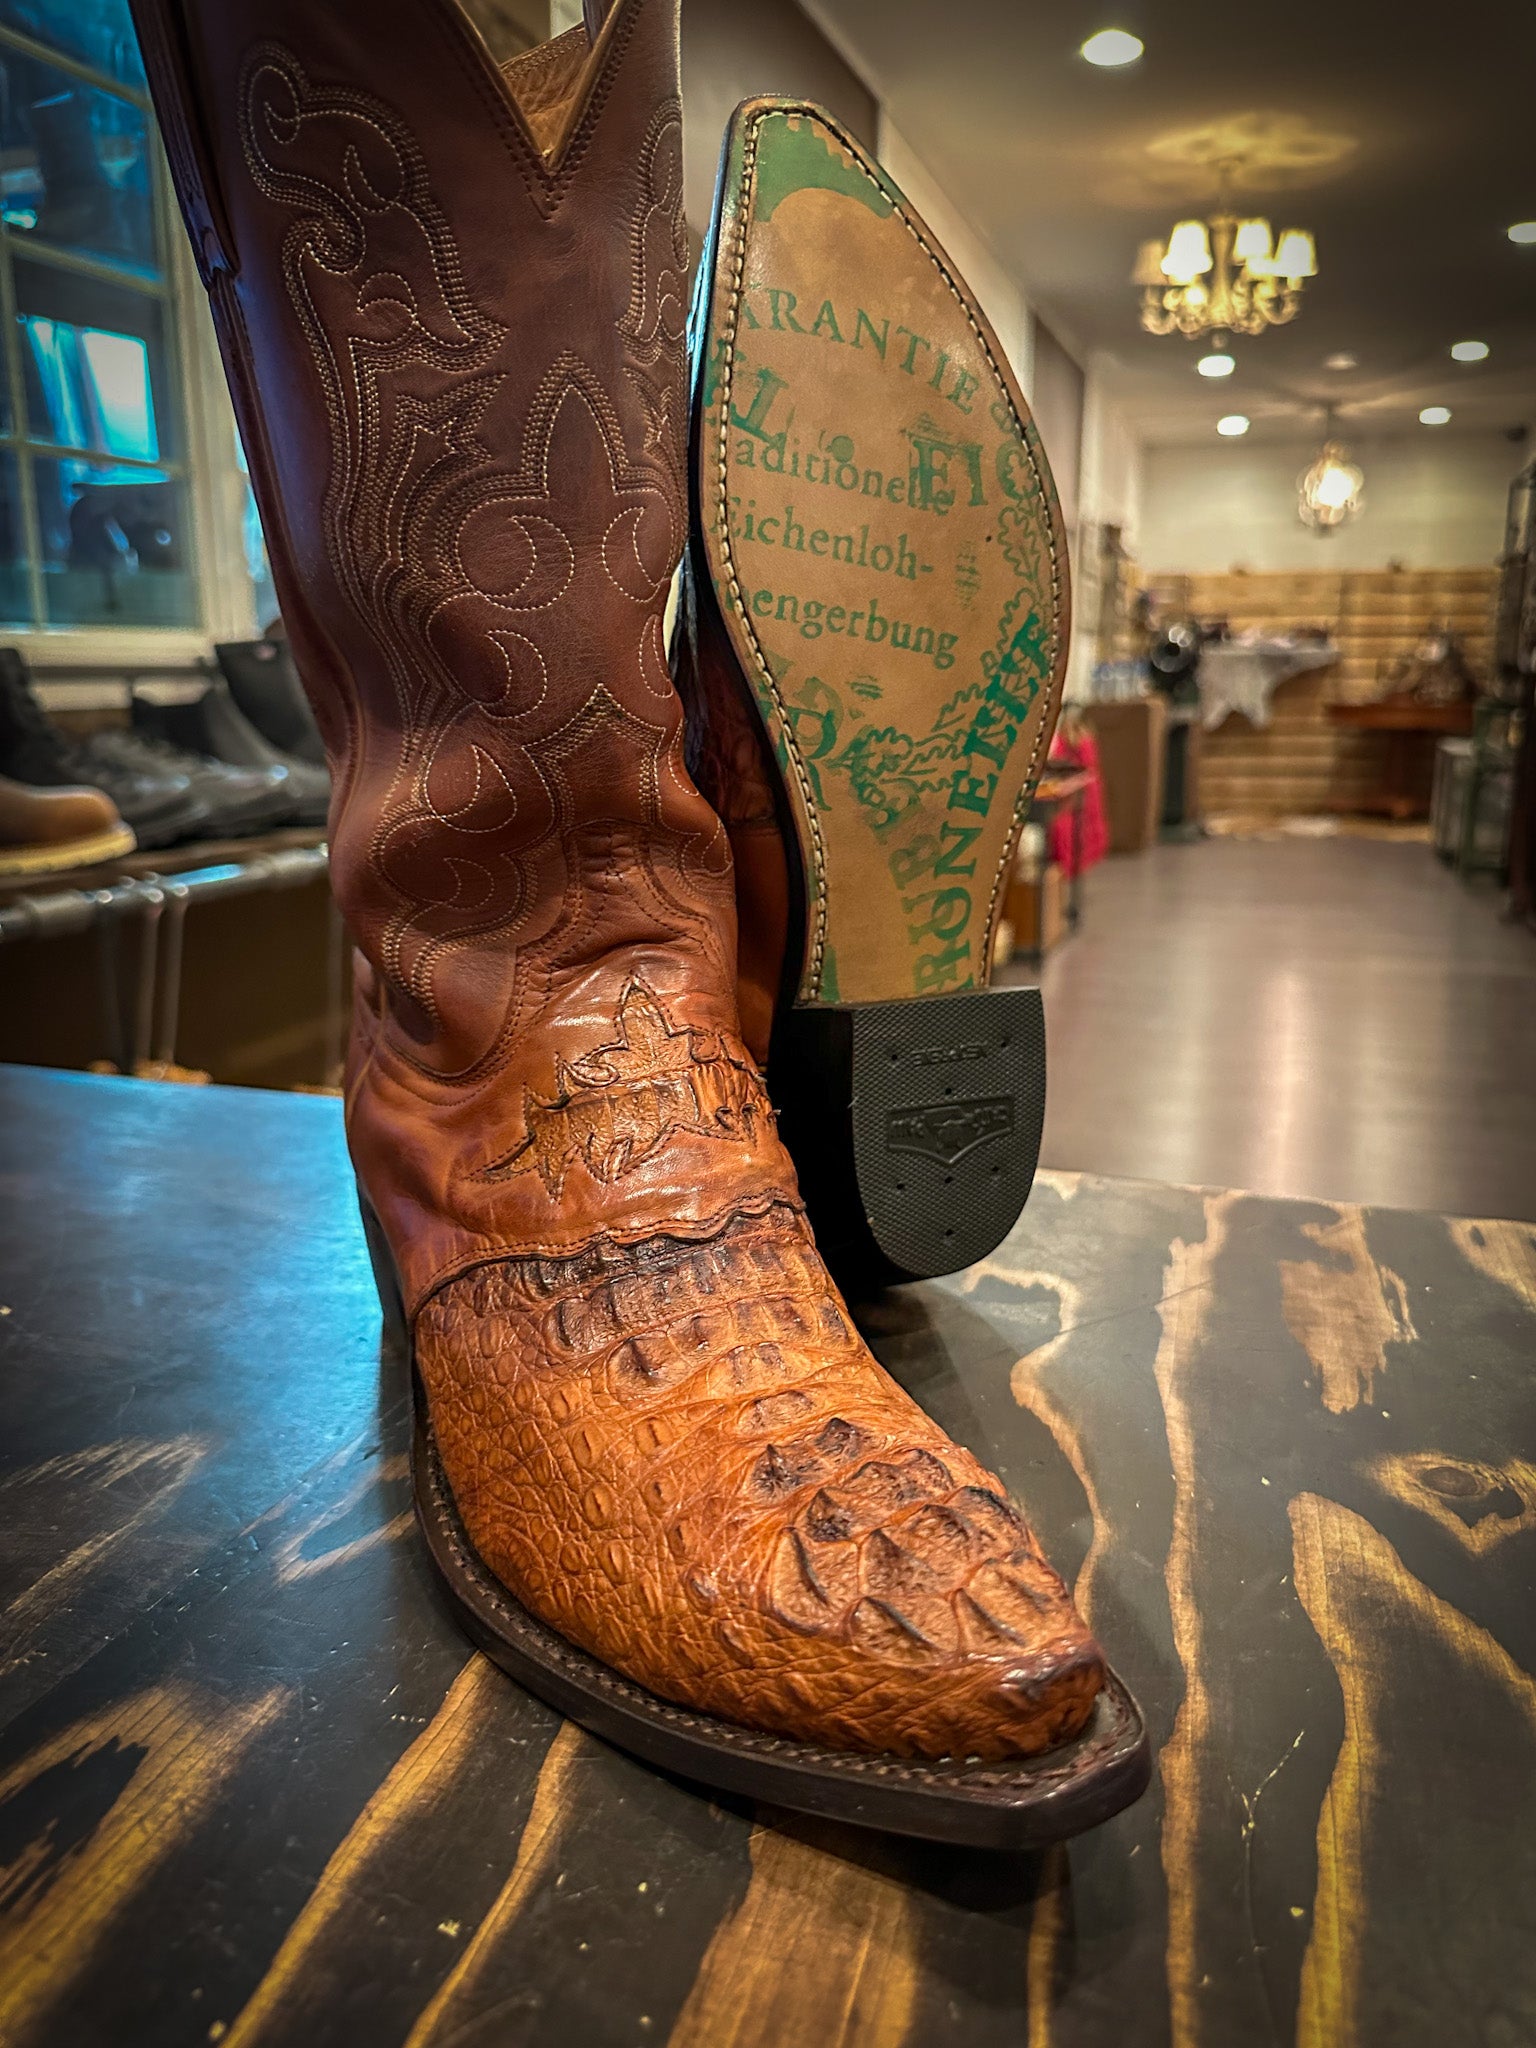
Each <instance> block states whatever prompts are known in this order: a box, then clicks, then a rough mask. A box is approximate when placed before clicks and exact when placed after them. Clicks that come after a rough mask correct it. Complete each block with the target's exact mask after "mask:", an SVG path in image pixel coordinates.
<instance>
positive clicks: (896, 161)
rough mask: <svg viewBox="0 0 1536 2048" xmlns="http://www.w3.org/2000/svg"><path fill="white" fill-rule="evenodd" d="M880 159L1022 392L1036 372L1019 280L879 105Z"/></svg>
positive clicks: (1026, 391) (1027, 390) (1026, 392)
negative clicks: (949, 264) (956, 275)
mask: <svg viewBox="0 0 1536 2048" xmlns="http://www.w3.org/2000/svg"><path fill="white" fill-rule="evenodd" d="M880 161H881V163H882V164H884V166H885V168H886V169H887V170H888V171H889V172H890V174H891V176H892V177H893V178H894V179H895V180H896V182H897V184H898V185H899V186H900V187H901V189H902V191H903V192H905V193H906V195H907V197H908V198H909V199H910V200H911V202H912V204H913V205H914V206H915V207H916V208H917V210H918V212H919V213H920V214H921V215H922V217H923V219H924V220H925V221H926V222H927V223H928V225H929V227H931V228H932V229H933V232H934V233H935V234H936V235H937V236H938V238H939V240H940V241H941V242H942V243H943V245H944V249H945V251H946V253H947V254H948V256H949V257H950V259H951V260H952V261H953V263H954V265H955V267H956V269H957V270H958V271H959V272H960V275H961V276H962V277H963V278H964V279H965V282H966V284H967V285H968V286H969V287H970V290H971V295H972V297H973V298H974V299H975V301H976V303H977V304H978V305H979V306H980V308H981V310H982V311H983V313H985V314H986V316H987V318H988V320H989V321H991V323H992V328H993V331H994V332H995V333H996V335H997V338H998V340H999V341H1000V342H1001V343H1002V345H1003V353H1004V354H1005V355H1006V356H1007V358H1008V361H1009V363H1010V364H1011V365H1012V367H1013V374H1014V375H1015V376H1016V377H1017V378H1018V380H1019V388H1020V389H1021V390H1022V391H1023V393H1024V396H1025V397H1026V398H1029V397H1030V396H1031V395H1032V387H1033V384H1034V377H1035V364H1034V347H1033V342H1032V339H1031V328H1030V319H1029V305H1028V302H1027V301H1026V299H1025V297H1024V293H1023V290H1022V288H1021V287H1020V285H1019V282H1018V280H1017V279H1016V278H1015V277H1014V276H1013V275H1012V273H1011V272H1010V271H1008V270H1007V269H1005V268H1004V266H1003V264H1002V263H1001V262H999V260H998V258H997V257H996V256H995V255H994V254H993V252H992V248H991V245H990V244H989V243H987V242H984V241H983V240H982V238H981V236H980V235H978V234H977V232H976V230H975V229H974V228H973V227H972V226H971V225H970V223H969V222H968V221H967V220H965V219H964V218H963V217H962V215H960V214H959V213H957V212H956V211H955V209H954V207H953V206H952V205H951V204H950V202H949V199H948V198H947V196H946V195H945V192H944V188H943V187H942V186H941V185H940V184H939V182H938V180H937V179H936V178H935V177H934V176H933V174H932V172H931V171H930V170H929V169H928V166H927V165H926V164H925V163H924V162H923V160H922V158H921V157H920V156H918V155H917V154H916V153H915V152H914V150H913V149H912V147H911V145H910V143H908V142H907V140H906V138H905V137H904V136H903V134H902V132H901V130H900V129H899V128H898V127H897V126H896V124H895V122H894V121H893V120H892V119H891V117H890V116H889V114H887V113H886V111H885V109H884V108H883V107H882V108H881V110H880Z"/></svg>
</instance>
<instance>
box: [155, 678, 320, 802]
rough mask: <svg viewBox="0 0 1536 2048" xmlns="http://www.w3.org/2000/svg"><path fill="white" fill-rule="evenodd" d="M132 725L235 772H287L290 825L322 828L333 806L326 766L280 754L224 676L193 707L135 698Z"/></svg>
mask: <svg viewBox="0 0 1536 2048" xmlns="http://www.w3.org/2000/svg"><path fill="white" fill-rule="evenodd" d="M133 724H134V730H135V731H136V732H140V733H143V734H144V735H145V736H146V737H148V738H151V739H160V740H169V741H170V743H171V745H172V746H173V747H185V748H186V749H187V751H188V752H189V753H193V754H203V755H205V756H206V757H207V758H208V759H210V760H213V761H223V762H226V763H227V764H228V765H229V766H230V767H231V768H284V769H286V770H287V772H288V793H289V796H290V798H291V800H292V810H291V812H290V815H289V817H288V819H287V821H286V822H287V823H289V824H291V825H323V824H324V823H325V817H326V812H327V810H328V809H329V808H330V801H331V778H330V777H329V775H327V774H326V772H325V770H324V769H323V768H317V767H315V766H314V764H313V763H312V762H309V761H301V760H299V759H298V758H297V756H295V755H293V754H284V753H281V752H280V751H279V750H278V749H277V748H276V747H274V746H273V745H272V743H271V741H270V740H267V739H264V738H263V737H262V735H261V734H260V733H259V732H258V731H257V730H256V728H255V726H254V725H252V723H251V721H250V720H249V719H248V718H247V717H246V716H245V714H244V712H243V711H242V710H241V709H240V707H239V705H238V704H237V703H236V702H235V700H234V698H233V697H232V696H231V695H230V693H229V685H228V683H226V682H225V681H224V680H223V678H222V677H221V678H220V679H219V680H218V681H217V682H213V683H210V684H209V685H208V687H207V689H206V690H204V691H203V693H202V695H201V696H200V697H196V698H194V699H193V700H192V702H191V703H190V704H160V703H156V702H155V701H154V700H153V699H151V698H148V697H145V696H142V695H140V694H137V693H136V694H135V696H134V699H133Z"/></svg>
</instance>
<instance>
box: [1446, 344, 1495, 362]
mask: <svg viewBox="0 0 1536 2048" xmlns="http://www.w3.org/2000/svg"><path fill="white" fill-rule="evenodd" d="M1487 353H1488V344H1487V342H1486V341H1453V342H1452V343H1451V355H1452V357H1453V358H1454V359H1455V361H1457V362H1458V363H1480V362H1481V361H1482V360H1483V358H1484V357H1485V356H1486V355H1487Z"/></svg>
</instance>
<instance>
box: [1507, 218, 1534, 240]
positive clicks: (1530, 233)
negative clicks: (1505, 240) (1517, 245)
mask: <svg viewBox="0 0 1536 2048" xmlns="http://www.w3.org/2000/svg"><path fill="white" fill-rule="evenodd" d="M1509 239H1510V240H1511V241H1512V242H1536V220H1517V221H1516V222H1515V224H1514V226H1513V227H1512V228H1511V229H1510V230H1509Z"/></svg>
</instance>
